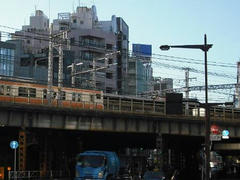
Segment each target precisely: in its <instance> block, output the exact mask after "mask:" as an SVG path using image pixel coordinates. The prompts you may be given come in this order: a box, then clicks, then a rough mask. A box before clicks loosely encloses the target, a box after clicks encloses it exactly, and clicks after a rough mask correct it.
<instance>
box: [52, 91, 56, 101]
mask: <svg viewBox="0 0 240 180" xmlns="http://www.w3.org/2000/svg"><path fill="white" fill-rule="evenodd" d="M56 96H57V93H56V92H55V91H54V92H53V99H56Z"/></svg>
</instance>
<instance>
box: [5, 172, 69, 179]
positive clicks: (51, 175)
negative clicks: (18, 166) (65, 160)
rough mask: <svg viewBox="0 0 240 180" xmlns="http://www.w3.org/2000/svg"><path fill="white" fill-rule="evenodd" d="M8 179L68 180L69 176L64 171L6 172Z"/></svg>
mask: <svg viewBox="0 0 240 180" xmlns="http://www.w3.org/2000/svg"><path fill="white" fill-rule="evenodd" d="M8 179H9V180H10V179H17V180H24V179H31V180H37V179H41V180H45V179H46V180H47V179H61V180H63V179H64V180H67V179H70V174H69V173H68V172H66V171H46V172H43V171H8Z"/></svg>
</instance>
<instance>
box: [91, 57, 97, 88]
mask: <svg viewBox="0 0 240 180" xmlns="http://www.w3.org/2000/svg"><path fill="white" fill-rule="evenodd" d="M92 83H93V89H94V90H95V89H96V59H95V58H93V72H92Z"/></svg>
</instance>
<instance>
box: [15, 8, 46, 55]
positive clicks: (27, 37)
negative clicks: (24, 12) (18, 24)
mask: <svg viewBox="0 0 240 180" xmlns="http://www.w3.org/2000/svg"><path fill="white" fill-rule="evenodd" d="M12 39H13V40H23V43H22V46H23V51H24V53H30V54H38V53H41V52H42V50H43V49H46V48H47V47H48V44H49V19H48V17H47V16H46V15H44V13H43V11H41V10H36V11H35V15H34V16H30V25H24V26H22V30H21V31H16V32H15V34H14V35H12Z"/></svg>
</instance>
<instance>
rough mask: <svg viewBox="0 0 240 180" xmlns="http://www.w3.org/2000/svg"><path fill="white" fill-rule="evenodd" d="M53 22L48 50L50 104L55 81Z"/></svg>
mask: <svg viewBox="0 0 240 180" xmlns="http://www.w3.org/2000/svg"><path fill="white" fill-rule="evenodd" d="M52 31H53V24H51V25H50V35H49V52H48V104H50V103H51V101H52V92H51V91H52V85H53V84H52V83H53V82H52V81H53V42H52Z"/></svg>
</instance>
